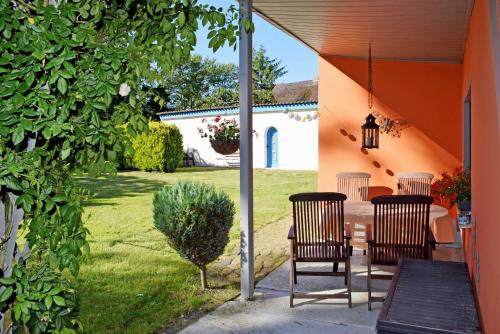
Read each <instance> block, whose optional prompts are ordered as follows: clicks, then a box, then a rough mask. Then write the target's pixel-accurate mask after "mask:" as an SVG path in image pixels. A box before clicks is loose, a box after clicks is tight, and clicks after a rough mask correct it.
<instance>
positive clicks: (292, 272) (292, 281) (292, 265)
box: [290, 244, 297, 308]
mask: <svg viewBox="0 0 500 334" xmlns="http://www.w3.org/2000/svg"><path fill="white" fill-rule="evenodd" d="M290 250H291V252H290V308H292V307H293V288H294V285H295V283H296V280H297V274H296V270H295V261H294V260H293V244H292V245H291V247H290Z"/></svg>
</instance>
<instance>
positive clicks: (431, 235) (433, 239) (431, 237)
mask: <svg viewBox="0 0 500 334" xmlns="http://www.w3.org/2000/svg"><path fill="white" fill-rule="evenodd" d="M428 241H429V244H430V245H431V246H432V249H436V244H437V241H436V237H434V233H432V230H431V228H430V226H429V235H428Z"/></svg>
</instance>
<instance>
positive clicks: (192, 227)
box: [153, 182, 235, 289]
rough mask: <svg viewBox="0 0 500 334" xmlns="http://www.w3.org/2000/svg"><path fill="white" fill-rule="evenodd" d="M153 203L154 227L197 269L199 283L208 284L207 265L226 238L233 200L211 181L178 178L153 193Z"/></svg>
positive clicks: (214, 257)
mask: <svg viewBox="0 0 500 334" xmlns="http://www.w3.org/2000/svg"><path fill="white" fill-rule="evenodd" d="M153 204H154V225H155V227H156V228H157V229H158V230H159V231H160V232H162V233H163V234H165V236H166V237H167V242H168V244H169V245H170V247H172V248H173V249H175V250H176V251H177V252H178V253H179V255H181V256H182V257H183V258H185V259H187V260H189V261H191V262H192V263H193V264H195V265H196V266H197V267H198V268H199V269H200V275H201V285H202V287H203V289H205V288H207V273H206V265H207V264H208V263H210V262H212V261H213V260H215V259H216V258H218V257H219V256H220V255H222V253H223V252H224V247H226V245H227V243H228V241H229V230H230V229H231V226H232V225H233V216H234V212H235V211H234V204H233V202H232V201H231V199H230V198H229V196H228V195H227V194H226V193H225V192H223V191H221V190H217V189H215V187H213V186H211V185H208V184H203V183H192V182H179V183H177V184H176V185H174V186H172V187H165V188H163V189H162V190H160V191H159V192H158V193H156V195H155V198H154V202H153Z"/></svg>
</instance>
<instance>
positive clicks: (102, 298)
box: [78, 168, 316, 334]
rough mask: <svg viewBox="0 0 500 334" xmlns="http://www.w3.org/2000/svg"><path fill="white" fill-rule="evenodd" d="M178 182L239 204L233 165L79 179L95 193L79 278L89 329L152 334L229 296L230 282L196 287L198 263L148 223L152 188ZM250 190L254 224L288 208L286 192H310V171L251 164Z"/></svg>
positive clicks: (233, 234) (83, 315) (235, 232)
mask: <svg viewBox="0 0 500 334" xmlns="http://www.w3.org/2000/svg"><path fill="white" fill-rule="evenodd" d="M178 180H193V181H203V182H208V183H212V184H214V185H216V186H217V187H220V188H222V189H224V190H225V191H226V192H227V193H228V194H229V195H230V196H231V198H232V199H233V200H234V202H235V204H236V206H237V208H239V171H238V170H227V169H201V168H200V169H192V168H191V169H181V170H179V171H178V172H176V173H174V174H161V173H143V172H123V173H119V174H118V175H117V176H115V177H108V178H98V179H90V178H83V179H81V180H80V182H81V184H82V185H84V186H86V187H88V188H90V190H91V191H93V192H94V193H96V194H97V196H96V197H95V198H93V199H92V200H91V201H89V202H88V203H87V204H86V215H87V217H86V221H87V227H88V228H89V230H90V232H91V235H90V237H89V242H90V247H91V255H90V256H89V257H88V258H86V259H85V260H84V262H83V264H82V268H81V273H80V275H79V277H78V288H79V291H80V296H81V318H82V321H83V324H84V326H85V330H86V332H87V333H99V334H104V333H156V332H157V331H158V330H159V329H160V328H164V327H166V326H168V325H169V324H172V323H173V322H174V321H175V320H176V319H178V318H179V317H181V316H184V315H186V314H189V313H191V312H196V311H199V310H202V311H203V310H206V309H210V308H212V307H213V306H214V305H217V304H218V303H221V302H222V301H223V300H225V299H227V298H228V297H229V296H234V293H235V290H236V289H237V287H236V286H234V284H220V285H219V286H218V288H216V289H211V290H207V291H205V292H204V291H201V290H200V288H199V277H198V271H197V269H196V268H195V267H194V266H193V265H191V264H190V263H189V262H187V261H185V260H183V259H181V258H180V257H179V256H178V255H177V254H176V253H175V252H174V251H173V250H172V249H170V248H169V247H167V245H166V242H165V238H164V236H163V235H162V234H161V233H159V232H158V231H156V230H155V229H154V227H153V224H152V200H153V194H154V192H155V191H156V190H157V189H159V188H160V187H162V186H164V185H168V184H172V183H174V182H176V181H178ZM254 189H255V199H254V203H255V204H254V207H255V226H256V229H258V228H259V227H262V226H264V225H265V224H268V223H271V222H273V221H275V220H277V219H280V218H283V217H285V216H287V215H289V214H290V204H289V201H288V196H289V195H290V194H292V193H295V192H301V191H312V190H315V189H316V173H315V172H296V171H271V170H256V171H255V172H254ZM238 222H239V213H237V215H236V216H235V225H234V226H233V229H232V231H231V242H232V245H236V243H237V238H238V228H239V227H238ZM209 283H210V282H209Z"/></svg>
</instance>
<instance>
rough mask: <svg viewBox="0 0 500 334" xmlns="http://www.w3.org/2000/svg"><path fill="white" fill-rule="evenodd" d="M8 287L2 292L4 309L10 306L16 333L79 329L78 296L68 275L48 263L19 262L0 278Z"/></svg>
mask: <svg viewBox="0 0 500 334" xmlns="http://www.w3.org/2000/svg"><path fill="white" fill-rule="evenodd" d="M0 283H1V284H2V285H3V286H5V287H6V289H5V290H4V291H3V293H1V294H0V309H2V310H3V311H5V310H6V309H7V308H8V307H9V305H10V304H11V303H12V301H13V300H15V303H13V307H12V309H11V310H10V312H11V316H12V317H13V319H14V322H13V329H14V333H26V331H25V327H27V328H30V329H31V330H30V333H33V334H37V333H61V334H63V333H66V334H69V333H76V332H77V331H78V330H80V329H81V324H80V322H79V321H78V320H72V319H74V318H77V316H78V300H77V296H76V293H75V290H74V289H73V288H72V287H71V285H70V284H69V281H68V280H67V279H64V278H62V277H61V275H60V274H58V273H56V272H53V271H52V269H51V268H50V266H49V265H48V264H43V265H41V266H39V267H38V268H34V267H28V268H27V267H25V266H17V267H16V268H14V271H13V274H12V276H11V277H8V278H2V279H0Z"/></svg>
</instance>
